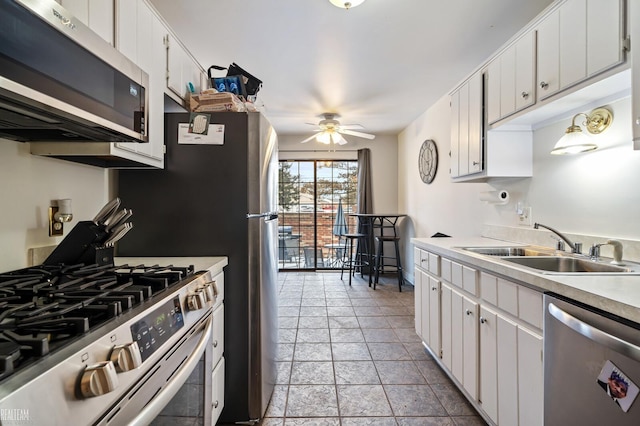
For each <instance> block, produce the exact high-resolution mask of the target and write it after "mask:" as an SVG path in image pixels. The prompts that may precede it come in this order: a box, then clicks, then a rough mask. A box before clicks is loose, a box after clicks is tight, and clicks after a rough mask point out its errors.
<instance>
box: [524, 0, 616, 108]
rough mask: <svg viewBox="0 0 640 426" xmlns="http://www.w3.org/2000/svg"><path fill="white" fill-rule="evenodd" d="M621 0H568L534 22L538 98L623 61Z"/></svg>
mask: <svg viewBox="0 0 640 426" xmlns="http://www.w3.org/2000/svg"><path fill="white" fill-rule="evenodd" d="M622 2H623V0H568V1H566V2H564V3H563V4H561V5H560V7H559V8H558V9H556V10H554V11H553V12H552V13H550V14H549V15H548V16H546V17H545V18H544V19H543V20H542V21H541V22H540V23H539V24H538V26H537V28H536V30H537V35H538V41H537V52H538V55H537V61H538V65H537V74H538V78H537V81H538V87H537V90H538V99H540V100H542V99H545V98H547V97H549V96H551V95H553V94H555V93H557V92H559V91H560V90H563V89H566V88H568V87H571V86H573V85H575V84H576V83H579V82H581V81H584V80H585V79H588V78H590V77H593V76H595V75H596V74H599V73H601V72H603V71H606V70H608V69H610V68H612V67H614V66H615V65H618V64H620V63H621V62H622V61H624V50H623V39H624V31H623V29H624V25H623V11H624V8H623V5H622Z"/></svg>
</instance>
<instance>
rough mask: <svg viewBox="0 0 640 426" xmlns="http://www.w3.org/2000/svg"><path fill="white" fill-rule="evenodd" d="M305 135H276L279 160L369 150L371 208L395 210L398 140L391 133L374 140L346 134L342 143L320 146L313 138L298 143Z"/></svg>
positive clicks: (344, 155)
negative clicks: (346, 140) (345, 142)
mask: <svg viewBox="0 0 640 426" xmlns="http://www.w3.org/2000/svg"><path fill="white" fill-rule="evenodd" d="M307 137H309V135H279V136H278V149H279V151H280V153H279V156H280V158H281V159H307V160H320V159H322V160H326V159H329V160H339V159H341V160H355V159H357V153H356V151H357V150H358V149H362V148H369V149H371V171H372V173H371V186H372V187H373V210H374V211H378V212H383V213H396V212H398V196H397V192H398V143H397V138H396V137H395V136H388V135H377V136H376V138H375V139H374V140H371V141H370V140H365V139H359V138H356V137H351V138H349V137H347V138H348V140H349V143H347V144H346V145H342V146H340V145H338V146H334V145H331V146H330V148H328V146H327V145H323V144H321V143H318V142H316V141H311V142H308V143H305V144H301V143H300V141H301V140H304V139H306V138H307Z"/></svg>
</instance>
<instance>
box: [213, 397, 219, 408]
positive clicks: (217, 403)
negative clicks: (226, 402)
mask: <svg viewBox="0 0 640 426" xmlns="http://www.w3.org/2000/svg"><path fill="white" fill-rule="evenodd" d="M218 405H220V403H219V402H218V400H217V399H216V402H214V403H213V408H218Z"/></svg>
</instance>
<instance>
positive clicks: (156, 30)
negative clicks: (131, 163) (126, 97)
mask: <svg viewBox="0 0 640 426" xmlns="http://www.w3.org/2000/svg"><path fill="white" fill-rule="evenodd" d="M163 36H164V26H163V24H162V22H161V21H160V18H158V17H157V16H156V15H155V13H154V12H153V11H152V10H151V9H150V7H149V6H148V5H147V3H145V2H144V1H143V0H134V1H131V0H116V48H117V49H118V50H119V51H120V52H121V53H123V54H124V55H125V56H127V57H128V58H129V59H130V60H131V61H133V62H134V63H136V64H137V65H138V66H139V67H140V68H142V70H143V71H145V72H146V73H147V74H148V75H149V87H148V88H147V90H148V96H149V99H148V102H149V103H148V105H147V106H146V107H147V110H148V112H149V114H148V120H149V122H148V123H147V133H148V135H149V142H148V143H138V144H132V143H116V144H115V150H116V153H119V154H122V155H124V156H133V158H134V159H136V160H137V161H140V162H141V163H143V164H147V165H150V166H155V167H159V168H162V167H164V75H165V72H164V70H165V65H164V63H165V50H164V41H163Z"/></svg>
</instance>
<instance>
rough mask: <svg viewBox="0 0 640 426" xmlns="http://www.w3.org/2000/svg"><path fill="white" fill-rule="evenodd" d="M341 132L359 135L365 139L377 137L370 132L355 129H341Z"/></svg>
mask: <svg viewBox="0 0 640 426" xmlns="http://www.w3.org/2000/svg"><path fill="white" fill-rule="evenodd" d="M340 133H344V134H345V135H351V136H357V137H359V138H365V139H374V138H375V137H376V136H375V135H370V134H369V133H362V132H354V131H353V130H343V129H340Z"/></svg>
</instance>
